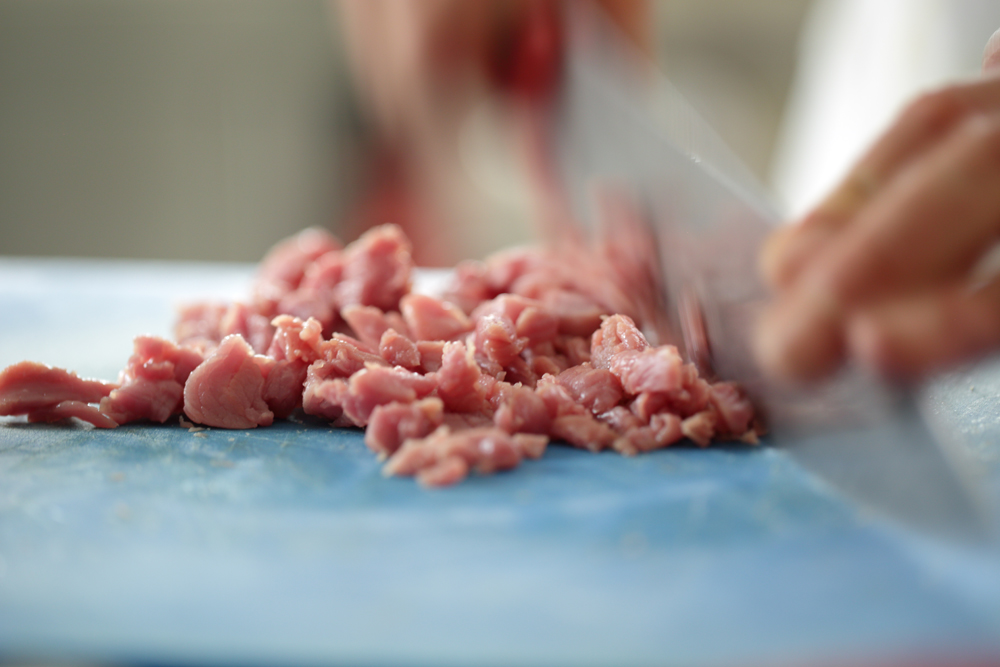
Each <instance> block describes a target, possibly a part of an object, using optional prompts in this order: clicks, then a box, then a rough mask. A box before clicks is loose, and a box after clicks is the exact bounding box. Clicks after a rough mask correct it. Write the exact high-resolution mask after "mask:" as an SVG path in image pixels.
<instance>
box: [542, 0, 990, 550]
mask: <svg viewBox="0 0 1000 667" xmlns="http://www.w3.org/2000/svg"><path fill="white" fill-rule="evenodd" d="M572 6H573V8H574V9H575V10H576V11H573V12H571V15H570V17H569V18H570V30H569V57H568V59H567V63H566V72H565V83H564V90H563V91H562V96H561V99H560V103H559V104H558V105H557V108H556V112H555V115H554V117H553V126H552V132H553V134H554V136H555V150H554V152H555V159H556V161H557V170H558V172H559V176H560V179H561V181H562V184H563V186H564V188H565V194H566V197H567V199H568V203H569V206H570V208H571V213H572V215H573V217H574V218H575V219H576V221H577V222H578V223H579V224H580V225H581V226H582V227H583V228H584V229H585V230H588V231H589V233H590V234H591V236H592V238H593V239H594V240H598V237H603V239H604V240H605V241H606V242H610V243H613V244H615V245H616V246H617V247H618V250H617V252H618V253H619V254H621V255H622V256H625V257H632V258H635V259H634V260H633V261H632V262H631V264H630V265H631V266H632V267H633V269H634V267H635V266H636V265H641V264H643V263H648V264H651V265H652V266H653V270H652V271H647V272H646V273H647V274H650V275H652V274H658V275H653V277H651V278H650V285H651V287H650V289H649V294H648V295H647V296H648V299H649V300H650V303H649V307H650V309H656V310H658V311H659V313H660V315H661V317H660V319H661V320H662V326H660V323H659V322H657V323H656V324H657V326H655V327H654V328H655V329H656V330H657V331H656V333H659V334H660V337H661V342H662V339H663V338H664V337H666V338H668V339H669V340H670V342H674V343H677V344H678V345H679V346H680V347H682V348H683V349H684V352H685V354H686V355H687V356H688V358H689V359H692V360H694V361H696V362H698V363H699V365H700V366H702V371H703V372H705V373H706V374H712V373H713V372H714V374H716V375H718V376H719V377H720V378H724V379H733V380H737V381H738V382H740V383H741V384H742V385H743V387H744V388H745V389H746V390H747V392H748V393H749V394H750V395H751V397H752V398H753V399H754V401H755V403H756V404H757V405H758V407H759V408H761V409H762V411H763V412H764V413H765V414H766V417H767V419H768V422H769V425H770V427H771V429H772V433H773V435H772V437H771V438H770V441H771V442H772V443H775V444H777V445H779V446H782V447H787V449H788V450H789V452H790V453H791V454H792V455H793V456H795V457H797V458H798V459H799V460H800V461H802V462H803V464H804V465H806V466H808V467H809V468H810V469H812V470H814V471H816V472H817V473H819V474H820V475H822V476H823V477H824V479H826V480H827V481H830V482H832V483H833V484H835V485H836V486H837V487H839V488H841V489H843V490H845V491H847V492H849V493H851V494H852V495H853V496H854V497H856V498H858V499H860V500H862V501H864V502H866V503H867V504H869V505H870V506H872V507H873V508H877V509H880V510H882V511H884V512H885V513H887V514H889V515H891V516H893V517H895V518H898V519H902V520H904V521H906V522H908V523H910V524H911V525H918V526H920V527H922V528H929V529H932V530H934V531H935V532H937V533H940V534H949V535H971V534H974V533H981V532H982V531H981V529H982V527H983V525H984V522H983V519H982V517H983V514H982V512H981V511H980V505H979V504H978V503H977V501H976V500H975V498H976V497H977V492H976V490H975V489H974V487H973V485H972V484H970V482H969V481H967V480H966V479H965V478H964V477H963V476H962V475H961V474H960V471H959V468H960V467H961V466H959V467H958V468H956V466H955V465H953V464H954V463H955V461H956V460H957V459H958V458H959V457H958V455H957V453H954V452H949V451H947V450H946V449H944V447H945V445H942V444H941V443H939V441H938V440H936V439H935V438H934V437H932V435H931V434H930V432H929V431H928V430H927V428H926V426H925V425H924V423H923V421H922V420H921V419H920V417H919V416H918V415H917V414H916V412H915V411H914V410H912V409H909V408H907V407H905V406H912V401H909V400H901V399H900V398H899V397H898V396H897V395H896V394H895V393H894V392H892V391H890V390H888V389H887V388H885V387H883V386H882V385H880V384H878V383H876V382H874V381H873V380H871V379H869V378H866V377H864V376H862V375H860V374H858V373H845V374H844V375H843V376H841V377H840V378H838V379H836V380H835V381H832V382H830V383H827V384H826V385H824V386H822V387H819V388H815V389H811V390H809V391H805V390H801V389H796V390H789V389H787V388H785V389H782V388H780V387H776V386H773V385H772V383H770V382H768V381H767V379H766V378H764V377H763V376H762V374H761V373H760V372H759V370H758V368H757V367H756V364H755V363H754V361H753V357H752V354H751V350H750V333H751V332H752V330H753V323H754V320H755V318H756V316H757V314H758V313H759V312H760V309H761V308H762V306H763V304H764V301H765V298H766V296H767V293H766V289H765V288H764V286H763V285H762V284H761V282H760V280H759V278H758V277H757V271H756V256H757V250H758V249H759V248H760V246H761V243H762V242H763V240H764V238H765V237H766V236H767V235H768V234H769V233H770V232H771V231H772V230H773V229H774V227H775V225H776V224H777V221H778V216H777V215H776V213H775V210H774V208H773V207H772V206H771V205H770V204H769V202H768V199H767V197H766V196H763V195H762V194H761V189H760V187H759V186H758V185H757V184H756V183H755V182H754V180H753V178H752V177H751V176H750V175H749V174H748V172H747V171H746V170H745V169H744V168H743V167H742V165H740V163H739V161H738V160H737V159H736V158H734V157H733V155H732V154H731V153H730V152H729V150H728V149H727V148H726V147H725V145H724V144H723V142H722V141H721V140H719V138H718V137H717V136H716V135H715V134H714V133H713V132H712V131H711V129H710V128H709V127H708V126H707V125H706V124H705V123H704V121H702V120H701V119H700V118H699V117H698V116H697V114H696V113H694V112H693V111H692V110H691V108H690V107H689V106H688V105H687V103H686V102H684V100H683V99H682V97H681V96H680V95H679V94H678V93H677V92H676V91H675V90H673V89H672V88H671V87H670V86H669V84H668V83H667V82H665V81H663V80H662V79H661V78H659V76H658V75H657V74H656V73H655V72H654V71H652V70H651V68H650V67H649V66H648V64H646V63H645V62H644V61H643V60H642V59H641V58H638V57H636V56H635V54H633V53H632V52H631V51H630V50H629V47H628V46H627V45H626V43H625V42H623V41H622V40H621V39H620V38H619V36H618V35H617V33H616V32H615V31H614V29H613V28H611V27H610V25H609V24H607V23H605V22H604V21H603V20H602V18H601V17H600V16H599V15H598V14H597V13H596V12H595V11H594V10H593V9H592V8H590V6H589V5H587V4H586V3H582V2H581V3H574V4H573V5H572ZM598 195H600V197H599V198H598ZM608 201H613V202H617V206H616V207H615V208H614V209H613V210H617V211H618V212H619V215H614V216H610V218H609V216H608V215H607V213H608V206H607V202H608ZM595 204H601V205H600V206H595ZM623 210H624V211H627V214H621V212H622V211H623ZM629 245H631V248H629V247H628V246H629ZM643 258H651V260H650V261H646V260H644V259H643ZM657 267H658V269H659V271H656V268H657ZM641 274H642V272H641V271H640V272H637V274H636V275H641ZM685 313H686V316H685ZM653 319H654V321H655V318H653ZM647 330H648V329H647Z"/></svg>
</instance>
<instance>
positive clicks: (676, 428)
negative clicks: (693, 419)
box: [649, 412, 684, 447]
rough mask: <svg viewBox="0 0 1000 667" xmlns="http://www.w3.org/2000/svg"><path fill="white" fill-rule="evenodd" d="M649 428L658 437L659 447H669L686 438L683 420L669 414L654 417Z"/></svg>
mask: <svg viewBox="0 0 1000 667" xmlns="http://www.w3.org/2000/svg"><path fill="white" fill-rule="evenodd" d="M649 427H650V428H651V429H653V433H654V434H655V436H656V445H657V447H667V446H669V445H672V444H674V443H675V442H677V441H678V440H680V439H681V438H683V437H684V429H683V426H682V422H681V418H680V417H678V416H677V415H675V414H672V413H669V412H662V413H660V414H656V415H653V416H652V417H651V418H650V420H649Z"/></svg>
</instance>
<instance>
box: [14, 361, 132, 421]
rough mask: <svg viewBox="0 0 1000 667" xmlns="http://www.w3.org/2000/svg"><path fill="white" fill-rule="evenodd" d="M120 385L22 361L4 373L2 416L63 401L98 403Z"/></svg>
mask: <svg viewBox="0 0 1000 667" xmlns="http://www.w3.org/2000/svg"><path fill="white" fill-rule="evenodd" d="M117 386H118V385H116V384H110V383H106V382H99V381H97V380H83V379H81V378H79V377H78V376H77V375H76V373H70V372H69V371H66V370H63V369H61V368H52V367H50V366H45V365H43V364H39V363H35V362H33V361H22V362H20V363H17V364H14V365H12V366H8V367H7V368H5V369H3V371H0V415H24V414H28V413H29V412H33V411H37V410H43V409H45V408H51V407H54V406H56V405H58V404H60V403H62V402H63V401H78V402H80V403H97V402H99V401H100V400H101V399H102V398H104V397H105V396H107V395H108V394H110V393H111V392H112V391H113V390H114V389H115V388H116V387H117Z"/></svg>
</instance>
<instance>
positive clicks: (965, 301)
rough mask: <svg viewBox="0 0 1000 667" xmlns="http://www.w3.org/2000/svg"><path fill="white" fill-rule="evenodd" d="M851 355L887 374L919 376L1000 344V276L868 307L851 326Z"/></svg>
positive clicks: (972, 356) (964, 359)
mask: <svg viewBox="0 0 1000 667" xmlns="http://www.w3.org/2000/svg"><path fill="white" fill-rule="evenodd" d="M847 341H848V343H847V345H848V350H849V352H850V354H851V356H853V357H856V358H857V359H859V360H860V361H861V362H862V363H863V364H865V365H866V366H868V367H870V368H872V369H874V370H876V371H878V372H879V373H881V374H882V375H884V376H887V377H890V378H894V379H906V380H911V379H916V378H919V377H921V376H924V375H927V374H928V373H930V372H933V371H935V370H939V369H942V368H945V367H948V366H952V365H955V364H958V363H961V362H963V361H968V360H971V359H974V358H976V357H978V356H981V355H983V354H985V353H987V352H989V351H990V350H993V349H996V348H997V347H1000V279H995V280H994V281H993V282H991V283H989V284H987V285H986V286H984V287H981V288H979V289H976V290H972V289H969V288H968V287H967V286H964V285H963V286H953V287H948V288H945V289H939V290H932V291H929V292H926V293H923V294H920V295H918V296H914V297H911V298H908V299H905V300H903V301H896V302H892V303H888V304H885V305H881V306H878V307H873V308H869V309H866V310H865V311H863V312H861V313H859V314H858V315H856V316H855V317H853V318H852V319H851V322H850V324H849V326H848V330H847Z"/></svg>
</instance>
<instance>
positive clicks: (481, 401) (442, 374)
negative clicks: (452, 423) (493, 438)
mask: <svg viewBox="0 0 1000 667" xmlns="http://www.w3.org/2000/svg"><path fill="white" fill-rule="evenodd" d="M428 377H433V378H434V380H435V382H436V383H437V394H438V396H439V397H440V398H441V400H442V401H444V405H445V408H447V409H448V410H450V411H453V412H481V411H483V410H486V409H488V408H489V404H488V403H487V400H486V387H485V386H484V384H483V383H482V382H481V378H482V371H481V370H480V369H479V366H478V365H477V364H476V360H475V358H474V355H473V352H472V349H471V348H468V347H466V346H465V344H464V343H459V342H453V343H446V344H445V346H444V352H443V354H442V357H441V369H440V370H438V371H437V372H435V373H432V374H431V375H430V376H428Z"/></svg>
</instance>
